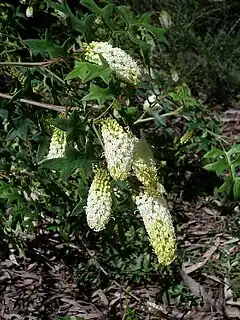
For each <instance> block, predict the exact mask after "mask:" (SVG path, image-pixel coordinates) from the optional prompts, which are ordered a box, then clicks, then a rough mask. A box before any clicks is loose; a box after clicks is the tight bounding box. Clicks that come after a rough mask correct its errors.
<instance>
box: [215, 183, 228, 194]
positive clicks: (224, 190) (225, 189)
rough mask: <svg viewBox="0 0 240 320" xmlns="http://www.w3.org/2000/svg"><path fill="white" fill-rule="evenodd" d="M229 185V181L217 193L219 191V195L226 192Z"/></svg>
mask: <svg viewBox="0 0 240 320" xmlns="http://www.w3.org/2000/svg"><path fill="white" fill-rule="evenodd" d="M228 185H229V183H228V182H227V181H225V182H224V183H223V184H222V185H221V186H220V187H219V188H218V189H217V191H218V192H219V193H222V192H226V191H227V189H228Z"/></svg>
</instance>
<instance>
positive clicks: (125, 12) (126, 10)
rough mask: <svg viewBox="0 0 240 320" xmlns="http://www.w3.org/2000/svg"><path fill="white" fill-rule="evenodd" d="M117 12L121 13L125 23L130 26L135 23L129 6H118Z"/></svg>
mask: <svg viewBox="0 0 240 320" xmlns="http://www.w3.org/2000/svg"><path fill="white" fill-rule="evenodd" d="M117 11H119V12H120V14H121V16H122V17H123V18H124V20H125V22H127V23H128V24H131V23H133V16H132V12H131V9H130V7H128V6H118V7H117Z"/></svg>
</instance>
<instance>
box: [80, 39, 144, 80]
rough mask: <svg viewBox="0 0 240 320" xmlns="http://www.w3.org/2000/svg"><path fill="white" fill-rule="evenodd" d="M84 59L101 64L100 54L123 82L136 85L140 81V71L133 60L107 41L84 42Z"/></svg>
mask: <svg viewBox="0 0 240 320" xmlns="http://www.w3.org/2000/svg"><path fill="white" fill-rule="evenodd" d="M83 49H84V51H85V59H86V60H87V61H89V62H93V63H96V64H98V65H102V61H101V58H100V56H102V57H103V58H104V59H105V60H106V62H107V63H108V65H109V67H110V68H111V69H112V70H113V71H114V72H115V74H116V76H117V77H118V78H119V79H121V80H122V81H123V82H126V83H130V84H133V85H136V84H138V83H139V81H140V77H141V71H140V68H139V67H138V65H137V63H136V61H135V60H133V59H132V58H131V57H130V56H129V55H128V54H127V53H126V52H125V51H123V50H122V49H120V48H114V47H113V46H112V45H111V44H109V43H108V42H96V41H93V42H91V43H90V44H84V45H83Z"/></svg>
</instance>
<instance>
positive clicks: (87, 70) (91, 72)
mask: <svg viewBox="0 0 240 320" xmlns="http://www.w3.org/2000/svg"><path fill="white" fill-rule="evenodd" d="M111 75H112V70H111V69H110V68H109V67H108V66H106V65H96V64H93V63H89V62H84V61H81V62H76V64H75V67H74V69H73V71H71V72H70V73H69V74H68V75H67V77H66V78H65V80H70V79H74V78H77V77H79V78H81V79H82V80H83V81H84V82H87V81H90V80H93V79H95V78H102V79H103V81H104V82H105V83H106V84H109V82H110V80H111Z"/></svg>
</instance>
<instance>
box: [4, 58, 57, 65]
mask: <svg viewBox="0 0 240 320" xmlns="http://www.w3.org/2000/svg"><path fill="white" fill-rule="evenodd" d="M60 61H63V59H62V58H56V59H53V60H49V61H43V62H22V61H19V62H12V61H4V62H2V61H0V66H19V67H21V66H23V67H48V66H50V65H51V64H54V63H57V62H60Z"/></svg>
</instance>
